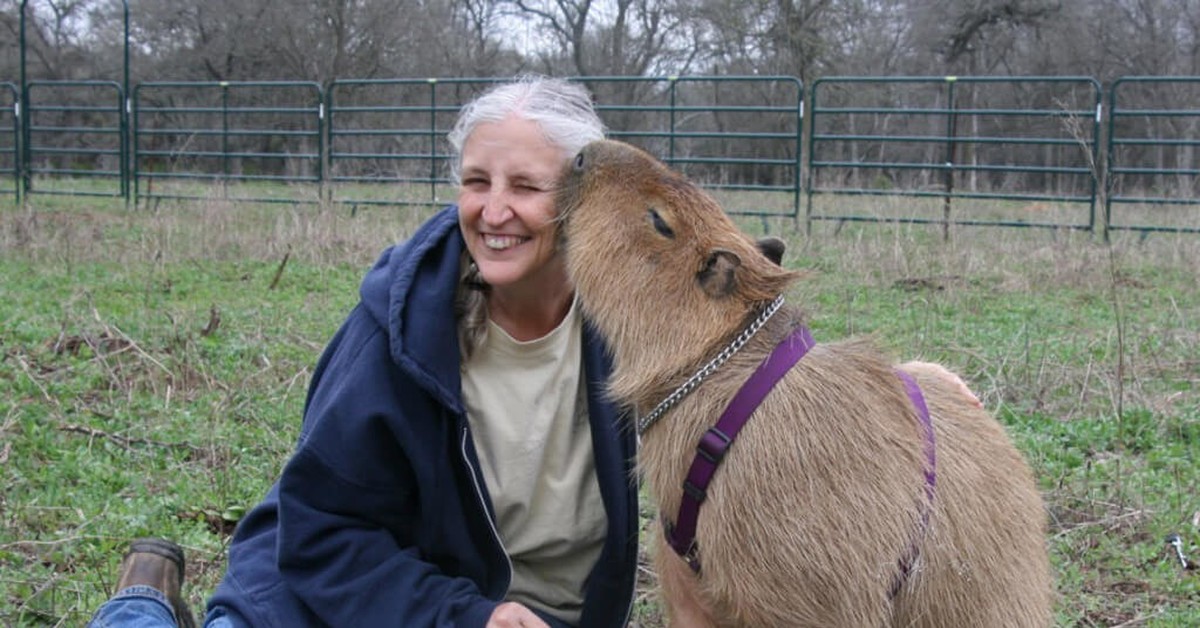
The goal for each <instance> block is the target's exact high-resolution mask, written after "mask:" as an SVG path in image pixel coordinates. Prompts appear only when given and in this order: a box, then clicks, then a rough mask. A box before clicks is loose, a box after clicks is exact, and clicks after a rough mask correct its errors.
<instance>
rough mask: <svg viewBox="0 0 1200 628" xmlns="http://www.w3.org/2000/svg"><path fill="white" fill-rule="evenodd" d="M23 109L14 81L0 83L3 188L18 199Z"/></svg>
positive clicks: (1, 174) (0, 155) (0, 170)
mask: <svg viewBox="0 0 1200 628" xmlns="http://www.w3.org/2000/svg"><path fill="white" fill-rule="evenodd" d="M20 110H21V100H20V94H19V93H18V92H17V86H16V85H14V84H12V83H0V176H2V177H4V178H3V181H4V183H3V184H0V185H3V187H0V190H3V193H5V194H12V195H13V197H14V198H15V199H16V200H18V201H19V200H20V198H21V186H20V184H19V181H20V173H21V154H20V152H19V151H20V149H21V141H20V137H21V116H20V115H19V112H20Z"/></svg>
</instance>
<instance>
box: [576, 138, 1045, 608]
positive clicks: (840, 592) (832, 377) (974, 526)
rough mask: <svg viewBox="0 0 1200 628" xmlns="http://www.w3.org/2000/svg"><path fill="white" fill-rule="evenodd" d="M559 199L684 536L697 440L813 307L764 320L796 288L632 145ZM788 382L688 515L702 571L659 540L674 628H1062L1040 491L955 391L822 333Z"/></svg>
mask: <svg viewBox="0 0 1200 628" xmlns="http://www.w3.org/2000/svg"><path fill="white" fill-rule="evenodd" d="M560 186H561V187H560V190H559V192H558V199H557V201H558V203H559V207H560V211H561V213H562V214H561V220H562V222H561V225H560V233H561V237H562V246H563V250H564V252H565V256H566V263H567V267H568V271H569V273H570V275H571V278H572V279H573V281H574V282H575V286H576V289H577V290H578V296H579V300H580V304H581V305H582V307H583V311H584V312H585V313H586V315H587V316H588V317H589V318H590V320H591V321H592V323H593V324H594V325H595V326H596V328H597V329H598V330H599V331H600V333H601V334H602V335H603V336H605V338H606V339H607V341H608V343H609V346H610V349H611V351H612V355H613V360H614V368H613V374H612V378H611V380H610V382H609V389H610V394H611V395H613V397H614V398H615V399H616V400H618V401H619V402H620V403H622V404H624V405H626V406H627V407H628V408H629V409H630V410H632V412H631V415H632V416H634V417H638V422H639V423H640V424H641V425H639V427H644V428H645V432H644V433H643V434H642V441H641V450H640V453H639V465H640V468H641V471H642V473H643V477H644V479H645V481H646V482H647V483H648V486H649V489H650V492H651V493H652V495H653V497H654V500H655V503H656V505H657V508H658V511H659V514H660V515H661V516H662V518H663V521H665V522H666V525H668V526H676V525H678V524H679V521H677V519H676V518H677V515H678V514H679V513H680V505H681V502H682V501H683V500H684V497H683V494H684V480H685V478H689V475H688V474H689V469H691V468H692V466H693V462H694V461H696V460H698V458H697V456H698V447H697V445H698V443H700V441H701V438H702V437H705V438H708V437H710V436H711V433H709V435H706V431H707V430H709V428H711V427H712V426H713V425H714V424H715V423H716V422H717V420H718V417H721V416H722V413H723V412H725V411H726V408H727V406H729V405H730V401H731V398H733V397H734V396H735V394H737V393H738V391H739V390H741V389H742V388H743V383H745V382H747V380H752V379H754V377H757V376H754V377H752V376H751V373H752V372H754V371H755V369H756V368H758V367H759V365H760V364H764V368H765V364H766V363H765V362H764V359H765V358H767V356H769V355H771V356H772V357H771V360H774V359H775V357H774V355H773V354H772V352H773V351H775V350H776V347H780V348H783V347H790V346H793V345H789V344H788V343H793V344H794V343H796V342H800V341H798V340H797V338H799V337H800V336H798V335H797V334H799V333H800V332H799V330H800V329H801V328H802V326H803V324H804V314H803V311H802V309H801V308H800V307H797V306H795V305H790V304H784V305H783V306H782V307H779V308H778V310H777V311H775V310H771V311H773V312H774V314H773V315H769V314H770V312H768V311H767V310H768V308H771V307H776V306H778V303H777V300H778V299H777V297H778V296H779V295H781V294H783V293H785V292H786V291H787V289H788V288H789V286H791V284H792V283H793V282H794V281H796V280H797V279H798V278H799V276H800V275H799V273H798V272H796V271H791V270H788V269H786V268H783V267H782V266H780V265H779V264H776V263H775V262H773V261H772V260H771V259H768V257H767V255H764V252H763V250H760V247H758V246H756V243H755V242H754V241H753V240H752V239H751V238H750V237H749V236H747V235H746V234H744V233H743V232H741V231H739V230H738V228H737V227H736V225H735V224H734V223H733V222H732V221H731V220H730V219H729V218H728V216H727V215H726V214H725V213H724V211H723V210H722V208H721V207H720V206H719V205H718V203H717V202H716V201H715V200H714V199H713V198H712V197H710V196H709V195H708V194H706V193H705V192H704V191H702V190H701V189H700V188H699V187H697V186H696V185H694V184H692V183H691V182H689V181H688V180H686V179H685V178H684V177H683V176H681V175H679V174H678V173H676V172H674V171H672V170H670V169H669V168H667V167H666V166H665V165H664V164H662V163H661V162H659V161H658V160H656V159H655V158H653V157H652V156H651V155H649V154H648V153H646V152H644V151H642V150H640V149H637V148H635V147H633V146H630V145H628V144H624V143H621V142H616V141H611V140H605V141H599V142H595V143H592V144H590V145H588V146H587V147H586V148H584V149H583V151H582V152H580V153H579V154H578V155H577V156H576V157H575V158H574V159H573V160H572V163H570V164H569V165H568V167H567V168H566V170H565V171H564V173H563V177H562V180H561V182H560ZM768 244H769V246H767V247H766V250H767V252H768V253H770V254H773V255H778V253H779V251H778V250H773V251H772V249H773V248H775V247H777V246H778V242H774V243H768ZM755 326H757V327H758V328H757V330H755V329H754V327H755ZM739 342H743V344H742V346H740V347H739V346H738V344H739ZM804 342H805V343H806V342H807V341H804ZM805 346H807V344H805ZM716 356H720V357H716ZM722 358H727V359H725V360H724V361H723V362H722ZM771 360H767V362H770V361H771ZM903 373H907V374H908V375H909V376H910V377H909V378H903V377H902V374H903ZM778 377H780V379H779V380H778V382H777V383H776V384H774V387H773V388H769V389H768V392H767V393H766V394H765V397H763V398H762V400H761V403H759V404H758V405H757V406H752V407H753V408H755V409H753V410H752V411H751V413H750V415H749V419H748V422H746V423H745V425H744V427H743V428H742V429H741V431H740V433H738V434H737V437H736V440H734V441H733V442H732V444H730V445H728V449H727V453H726V455H724V458H723V460H720V462H719V466H717V468H716V470H715V472H713V473H714V475H713V476H712V481H711V483H710V484H709V485H708V487H707V491H706V493H705V494H704V495H701V496H699V497H696V498H695V500H693V502H694V501H696V500H703V501H702V503H701V504H700V507H699V514H698V518H697V519H696V523H695V534H694V539H695V542H696V543H695V545H694V546H693V547H692V549H694V550H695V552H694V553H693V554H689V555H688V556H689V558H694V559H695V562H694V563H689V562H687V561H685V560H684V559H683V558H681V555H680V554H679V553H677V552H676V551H673V550H672V548H671V547H670V546H668V545H667V543H666V542H665V541H664V539H663V533H662V532H661V531H656V534H655V536H656V537H658V538H657V544H656V552H655V555H656V557H655V563H656V566H657V571H658V577H659V585H660V589H661V593H662V596H663V599H664V601H665V606H666V611H667V614H668V617H669V618H670V620H671V622H672V624H673V625H679V626H688V627H690V626H704V625H715V626H754V627H762V626H789V627H790V626H823V627H825V626H847V627H854V628H861V627H876V626H939V627H947V628H949V627H953V628H967V627H969V628H980V627H992V626H994V627H1001V626H1003V627H1005V628H1013V627H1016V626H1048V625H1050V624H1051V621H1052V609H1053V604H1054V587H1053V579H1052V577H1051V570H1050V566H1049V561H1048V559H1047V552H1046V535H1045V533H1046V516H1045V511H1044V508H1043V505H1042V501H1041V497H1040V495H1039V493H1038V490H1037V486H1036V484H1035V482H1034V480H1033V477H1032V474H1031V472H1030V470H1029V468H1028V466H1027V465H1026V463H1025V461H1024V460H1023V459H1022V457H1021V455H1020V453H1018V451H1017V450H1016V448H1015V447H1013V445H1012V443H1011V442H1010V440H1009V439H1008V437H1007V435H1006V434H1005V432H1004V429H1003V427H1002V426H1001V425H1000V424H999V423H998V422H997V421H996V420H995V419H993V418H992V417H991V416H989V415H988V413H987V412H986V411H985V410H984V409H983V407H982V404H980V403H979V401H978V400H977V399H976V398H975V396H974V395H973V394H972V393H971V392H970V391H969V390H968V389H967V387H966V386H965V385H964V384H963V382H962V381H961V380H960V379H959V378H958V377H957V376H955V375H954V374H952V373H951V372H949V371H948V370H946V369H945V368H943V367H941V366H938V365H936V364H930V363H923V362H909V363H906V364H900V365H895V364H893V363H892V362H891V361H890V359H889V358H888V357H887V356H885V355H883V354H882V353H881V352H880V351H879V350H877V349H876V348H874V346H873V345H872V344H871V343H869V342H867V341H864V340H849V341H840V342H820V341H819V339H818V340H817V341H816V342H815V343H813V344H812V346H811V348H810V349H808V351H807V354H805V355H803V356H802V357H800V358H799V361H798V362H796V363H795V364H794V366H790V367H788V368H787V369H786V370H782V369H781V374H780V375H778ZM689 380H691V384H686V385H685V382H688V381H689ZM697 381H698V383H697ZM914 381H915V384H916V387H918V388H919V390H920V393H919V394H915V395H914V394H912V393H910V392H909V385H910V384H912V383H913V382H914ZM749 387H750V385H749V384H747V388H749ZM668 397H670V398H671V400H670V401H668V402H666V403H665V404H664V400H665V399H668ZM736 403H737V402H735V404H736ZM920 403H924V404H925V405H926V406H927V408H928V412H927V413H926V414H922V413H921V411H920V410H919V405H920ZM660 406H665V411H663V412H661V413H658V414H657V416H658V417H661V418H657V420H656V422H653V423H650V424H649V425H645V422H646V421H647V419H650V418H653V417H654V416H655V409H657V408H658V407H660ZM930 425H931V426H932V427H930ZM710 454H711V451H710ZM697 464H698V463H697ZM689 479H690V478H689ZM693 486H695V485H694V484H693ZM689 491H694V489H693V488H689ZM682 518H683V517H680V519H682ZM693 564H694V565H695V569H693V566H692V565H693Z"/></svg>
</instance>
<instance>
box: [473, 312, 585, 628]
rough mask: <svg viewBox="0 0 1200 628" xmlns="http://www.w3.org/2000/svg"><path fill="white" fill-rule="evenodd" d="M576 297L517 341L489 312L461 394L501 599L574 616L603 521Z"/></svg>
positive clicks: (568, 617)
mask: <svg viewBox="0 0 1200 628" xmlns="http://www.w3.org/2000/svg"><path fill="white" fill-rule="evenodd" d="M581 338H582V323H581V319H580V316H579V314H578V311H577V306H576V305H575V304H572V305H571V309H570V311H569V312H568V313H567V316H566V318H565V319H564V320H563V322H562V323H561V324H560V325H559V326H558V327H557V328H555V329H554V330H553V331H551V332H550V333H549V334H547V335H545V336H543V337H541V338H538V339H536V340H531V341H528V342H519V341H517V340H514V339H513V338H512V336H509V335H508V333H507V332H505V331H504V330H503V329H501V328H500V326H499V325H496V324H495V323H492V322H490V321H489V327H488V333H487V336H486V339H485V341H484V344H483V346H481V347H480V348H479V350H478V351H476V352H475V354H474V356H472V358H471V361H470V362H469V363H468V364H467V368H466V370H465V372H464V373H463V384H462V386H463V399H464V400H465V402H466V406H467V419H468V421H469V423H470V425H471V435H472V438H473V439H474V441H475V449H476V451H477V452H478V454H479V459H480V464H481V466H482V470H483V476H484V479H485V480H486V482H487V487H488V493H489V494H490V496H491V499H492V506H493V508H494V509H495V511H496V524H497V529H498V530H499V533H500V539H501V541H502V542H503V543H504V548H505V550H506V551H507V552H508V555H509V558H510V560H511V561H512V567H513V580H512V586H511V587H510V588H509V591H508V595H507V596H506V599H508V600H512V601H516V602H520V603H522V604H525V605H526V606H530V607H536V608H539V609H541V610H544V611H546V612H548V613H550V614H553V615H555V616H556V617H559V618H561V619H563V620H566V621H568V622H570V623H572V624H577V623H579V617H580V612H581V611H582V607H583V583H584V580H585V578H587V575H588V573H589V572H590V571H591V569H592V566H593V565H594V564H595V562H596V559H597V557H598V556H599V554H600V548H601V545H603V543H604V536H605V532H606V529H607V522H606V520H605V516H604V505H603V503H602V502H601V501H600V486H599V484H598V483H597V480H596V465H595V459H594V457H593V455H592V434H591V427H590V425H589V424H588V410H587V395H586V389H585V387H584V377H583V362H582V359H581V355H582V348H581V342H582V341H581Z"/></svg>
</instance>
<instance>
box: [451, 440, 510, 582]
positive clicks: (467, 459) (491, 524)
mask: <svg viewBox="0 0 1200 628" xmlns="http://www.w3.org/2000/svg"><path fill="white" fill-rule="evenodd" d="M470 437H471V430H470V428H468V427H467V426H465V425H464V426H463V427H462V442H461V443H460V448H459V453H460V454H461V455H462V460H463V463H464V464H466V465H467V469H468V470H469V471H470V472H471V484H472V485H474V487H475V497H476V498H478V499H479V506H480V508H482V509H483V514H484V515H485V516H486V517H487V521H488V528H489V529H491V531H492V538H494V539H495V540H496V545H498V546H499V547H500V553H502V554H504V563H505V565H507V566H508V582H506V583H505V584H504V593H503V594H502V595H501V596H500V600H503V599H504V598H506V597H508V591H509V589H510V588H512V574H513V565H512V559H511V558H509V556H508V548H506V547H504V540H503V539H501V538H500V530H498V529H497V528H496V520H495V517H493V516H492V510H491V508H488V503H487V497H486V495H485V494H484V491H483V487H481V486H480V485H479V478H480V476H481V474H480V472H479V471H478V470H477V469H476V468H475V465H473V464H471V456H470V455H469V454H468V453H467V441H468V439H470ZM498 601H499V600H498Z"/></svg>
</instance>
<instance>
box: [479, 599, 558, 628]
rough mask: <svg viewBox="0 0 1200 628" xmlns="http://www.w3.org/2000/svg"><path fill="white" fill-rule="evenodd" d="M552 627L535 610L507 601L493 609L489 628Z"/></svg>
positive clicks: (488, 624)
mask: <svg viewBox="0 0 1200 628" xmlns="http://www.w3.org/2000/svg"><path fill="white" fill-rule="evenodd" d="M518 627H520V628H550V626H549V625H548V624H547V623H546V622H544V621H542V619H541V618H540V617H538V616H537V615H535V614H534V612H533V611H531V610H529V609H528V608H526V607H524V606H522V605H521V604H518V603H516V602H505V603H503V604H501V605H500V606H497V607H496V610H494V611H492V616H491V618H490V619H488V623H487V628H518Z"/></svg>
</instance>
